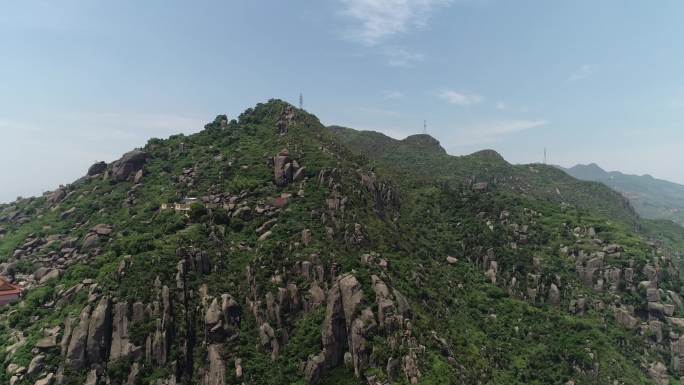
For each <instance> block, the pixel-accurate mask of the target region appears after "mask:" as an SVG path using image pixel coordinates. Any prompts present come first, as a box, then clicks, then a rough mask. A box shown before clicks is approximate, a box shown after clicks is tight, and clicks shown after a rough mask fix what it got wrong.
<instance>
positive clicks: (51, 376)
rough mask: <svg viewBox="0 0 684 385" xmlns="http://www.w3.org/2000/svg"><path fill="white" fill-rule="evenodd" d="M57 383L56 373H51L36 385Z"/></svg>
mask: <svg viewBox="0 0 684 385" xmlns="http://www.w3.org/2000/svg"><path fill="white" fill-rule="evenodd" d="M54 382H55V375H54V373H49V374H48V375H47V376H45V377H43V378H41V379H40V380H37V381H36V382H35V384H34V385H52V384H53V383H54Z"/></svg>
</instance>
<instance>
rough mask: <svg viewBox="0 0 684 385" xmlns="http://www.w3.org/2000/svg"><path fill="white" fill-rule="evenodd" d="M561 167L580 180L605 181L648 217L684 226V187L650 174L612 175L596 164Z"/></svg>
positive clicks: (614, 173)
mask: <svg viewBox="0 0 684 385" xmlns="http://www.w3.org/2000/svg"><path fill="white" fill-rule="evenodd" d="M559 168H561V169H562V170H564V171H565V172H567V173H568V174H570V175H572V176H574V177H575V178H577V179H581V180H588V181H595V182H601V183H603V184H605V185H606V186H608V187H610V188H612V189H614V190H615V191H618V192H620V193H622V194H623V195H624V196H625V197H626V198H627V199H629V201H630V203H631V204H632V206H634V208H635V209H636V211H637V212H638V213H639V215H641V216H643V217H645V218H652V219H669V220H672V221H674V222H676V223H679V224H681V225H684V185H681V184H677V183H673V182H668V181H666V180H662V179H656V178H653V177H652V176H650V175H629V174H623V173H621V172H619V171H610V172H608V171H605V170H603V169H602V168H601V167H599V166H598V165H597V164H595V163H591V164H588V165H581V164H579V165H576V166H573V167H571V168H568V169H564V168H562V167H559Z"/></svg>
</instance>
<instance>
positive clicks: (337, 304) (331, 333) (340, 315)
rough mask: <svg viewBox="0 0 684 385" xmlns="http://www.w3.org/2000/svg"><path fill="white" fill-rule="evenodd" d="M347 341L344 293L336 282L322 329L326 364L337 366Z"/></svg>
mask: <svg viewBox="0 0 684 385" xmlns="http://www.w3.org/2000/svg"><path fill="white" fill-rule="evenodd" d="M346 341H347V326H346V323H345V318H344V310H343V307H342V294H341V292H340V286H339V283H335V284H334V285H333V286H332V287H331V288H330V291H329V292H328V304H327V305H326V309H325V320H324V321H323V328H322V330H321V342H322V345H323V352H322V353H321V354H323V355H324V357H325V366H326V367H328V368H332V367H334V366H337V365H338V364H339V363H340V362H341V361H342V357H343V355H344V347H345V345H346Z"/></svg>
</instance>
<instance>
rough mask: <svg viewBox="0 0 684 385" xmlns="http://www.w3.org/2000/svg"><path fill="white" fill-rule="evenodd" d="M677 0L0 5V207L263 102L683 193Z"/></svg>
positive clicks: (454, 150) (681, 42) (682, 29)
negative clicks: (660, 182) (662, 181)
mask: <svg viewBox="0 0 684 385" xmlns="http://www.w3.org/2000/svg"><path fill="white" fill-rule="evenodd" d="M683 17H684V3H682V2H681V1H674V0H673V1H658V2H657V6H656V4H655V3H653V2H645V1H626V0H623V1H617V0H602V1H595V0H593V1H584V0H572V1H571V0H566V1H547V0H536V1H531V0H530V1H526V0H520V1H517V0H516V1H513V0H460V1H459V0H451V1H450V0H327V1H322V0H292V1H275V0H274V1H260V0H251V1H193V2H180V1H169V0H164V1H161V0H157V1H154V0H150V1H124V0H120V1H116V2H111V1H108V2H105V1H91V0H88V1H76V0H71V1H69V0H65V1H60V2H54V1H31V0H24V1H2V0H0V135H1V136H0V201H10V200H13V199H14V198H15V197H16V196H18V195H22V196H28V195H36V194H40V193H42V192H43V191H45V190H48V189H53V188H55V187H56V186H57V185H59V184H60V183H69V182H71V181H73V180H74V179H76V178H78V177H79V176H81V175H83V174H84V173H85V171H86V169H87V168H88V166H89V165H90V164H91V163H93V162H94V161H96V160H106V161H112V160H114V159H116V158H118V157H119V156H120V155H121V154H122V153H124V152H125V151H127V150H129V149H131V148H134V147H136V146H141V145H143V144H144V143H145V142H146V140H147V139H148V138H149V137H166V136H168V135H171V134H174V133H178V132H184V133H192V132H196V131H198V130H199V129H201V127H202V126H203V124H204V123H205V122H207V121H210V120H212V119H213V117H214V116H215V115H217V114H220V113H227V114H228V115H229V116H231V117H234V116H236V115H237V114H239V113H240V112H241V111H242V110H244V109H245V108H248V107H250V106H252V105H254V104H255V103H257V102H261V101H265V100H267V99H269V98H281V99H285V100H288V101H290V102H292V103H296V102H297V98H298V95H299V93H300V92H302V93H303V94H304V104H305V108H306V109H307V110H308V111H309V112H312V113H314V114H316V115H317V116H318V117H319V118H320V119H321V120H322V121H323V122H324V123H326V124H340V125H346V126H349V127H354V128H359V129H369V130H376V131H381V132H384V133H386V134H388V135H390V136H393V137H396V138H403V137H405V136H406V135H410V134H413V133H419V132H421V131H422V124H423V120H424V119H426V120H427V122H428V131H429V133H430V134H432V135H433V136H435V137H436V138H438V139H439V140H440V141H441V142H442V145H443V146H444V147H445V148H446V149H447V151H449V153H451V154H455V155H460V154H467V153H471V152H474V151H477V150H479V149H483V148H493V149H495V150H497V151H499V152H500V153H502V155H504V157H505V158H506V159H508V160H509V161H510V162H513V163H528V162H537V161H541V160H542V156H543V149H544V148H545V147H546V148H547V149H548V154H549V161H550V162H553V163H557V164H562V165H565V166H570V165H573V164H575V163H588V162H597V163H598V164H600V165H601V166H603V167H604V168H607V169H618V170H621V171H625V172H630V173H638V174H642V173H649V174H652V175H654V176H657V177H662V178H667V179H670V180H673V181H676V182H680V183H684V168H682V167H681V166H680V165H681V164H683V163H684V151H682V148H684V129H683V126H682V120H683V119H682V117H684V77H682V75H681V74H682V69H684V39H682V37H684V23H682V22H681V20H682V19H683Z"/></svg>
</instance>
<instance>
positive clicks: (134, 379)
mask: <svg viewBox="0 0 684 385" xmlns="http://www.w3.org/2000/svg"><path fill="white" fill-rule="evenodd" d="M139 372H140V364H138V363H137V362H134V363H133V365H132V366H131V371H130V372H129V373H128V378H127V379H126V385H136V384H137V383H138V373H139Z"/></svg>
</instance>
